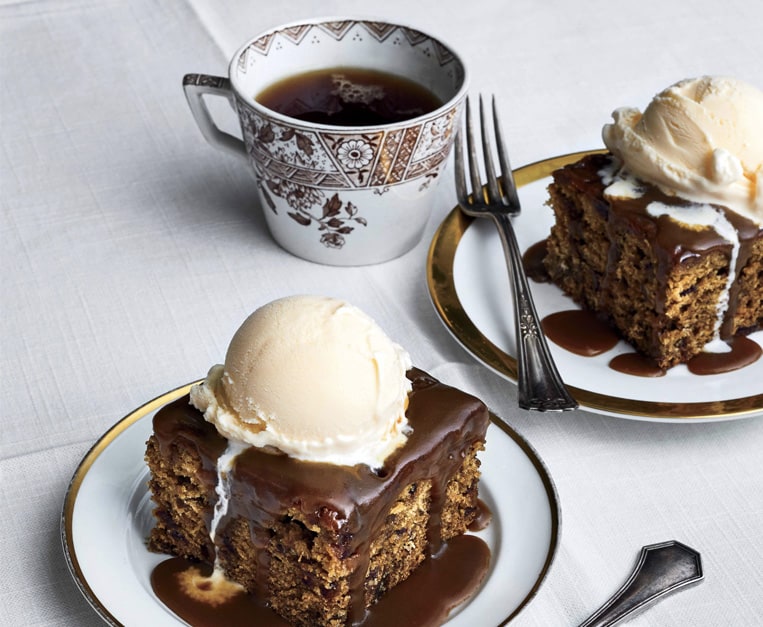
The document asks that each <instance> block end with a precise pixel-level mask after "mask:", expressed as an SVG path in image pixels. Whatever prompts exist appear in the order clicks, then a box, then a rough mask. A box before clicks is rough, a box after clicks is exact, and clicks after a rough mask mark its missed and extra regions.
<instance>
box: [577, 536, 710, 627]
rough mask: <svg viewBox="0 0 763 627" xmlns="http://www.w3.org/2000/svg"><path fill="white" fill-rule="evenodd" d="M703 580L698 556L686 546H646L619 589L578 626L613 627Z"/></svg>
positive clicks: (671, 544)
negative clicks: (660, 600) (610, 626)
mask: <svg viewBox="0 0 763 627" xmlns="http://www.w3.org/2000/svg"><path fill="white" fill-rule="evenodd" d="M703 577H704V574H703V573H702V560H701V559H700V554H699V553H698V552H697V551H695V550H694V549H692V548H690V547H688V546H686V545H685V544H681V543H680V542H676V541H675V540H670V541H668V542H661V543H659V544H650V545H648V546H645V547H643V548H642V549H641V554H640V555H639V560H638V562H637V563H636V567H635V568H634V569H633V572H632V573H631V575H630V577H628V580H627V581H626V582H625V583H624V584H623V586H622V588H620V589H619V590H618V591H617V592H615V594H614V595H613V596H612V598H610V599H609V601H607V602H606V603H605V604H604V605H602V606H601V607H600V608H599V609H598V610H596V612H594V614H593V615H592V616H591V617H590V618H588V620H586V621H585V622H584V623H581V625H580V627H608V626H609V625H614V624H615V623H618V622H619V621H621V620H622V619H624V618H626V617H628V616H631V615H632V614H634V613H635V612H638V611H640V610H642V609H644V608H645V607H647V606H648V605H650V604H652V603H655V602H656V601H657V600H659V599H661V598H662V597H664V596H665V595H667V594H669V593H671V592H674V591H676V590H679V589H681V588H683V587H684V586H688V585H690V584H693V583H698V582H700V581H702V578H703Z"/></svg>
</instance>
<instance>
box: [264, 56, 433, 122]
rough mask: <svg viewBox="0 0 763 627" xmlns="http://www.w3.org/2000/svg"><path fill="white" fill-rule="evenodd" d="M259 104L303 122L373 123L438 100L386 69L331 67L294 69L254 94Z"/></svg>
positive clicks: (414, 112) (408, 114) (428, 107)
mask: <svg viewBox="0 0 763 627" xmlns="http://www.w3.org/2000/svg"><path fill="white" fill-rule="evenodd" d="M255 100H256V101H257V102H259V103H260V104H262V105H264V106H266V107H268V108H269V109H272V110H273V111H277V112H278V113H281V114H283V115H288V116H289V117H292V118H296V119H298V120H302V121H305V122H312V123H318V124H329V125H333V126H375V125H378V124H390V123H394V122H402V121H404V120H410V119H411V118H415V117H418V116H420V115H426V114H427V113H431V112H432V111H434V110H435V109H438V108H439V107H440V106H442V104H443V102H442V101H441V100H440V99H439V98H438V97H437V96H435V95H434V94H433V93H432V92H431V91H429V89H427V88H426V87H424V86H423V85H420V84H418V83H416V82H414V81H412V80H410V79H407V78H404V77H402V76H397V75H394V74H389V73H387V72H380V71H377V70H369V69H364V68H353V67H335V68H329V69H323V70H315V71H312V72H304V73H302V74H296V75H294V76H291V77H289V78H286V79H284V80H282V81H278V82H276V83H274V84H273V85H271V86H270V87H268V88H266V89H265V90H263V91H262V92H260V93H259V94H257V95H256V96H255Z"/></svg>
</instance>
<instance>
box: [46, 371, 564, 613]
mask: <svg viewBox="0 0 763 627" xmlns="http://www.w3.org/2000/svg"><path fill="white" fill-rule="evenodd" d="M191 385H192V384H188V385H185V386H183V387H180V388H177V389H175V390H172V391H170V392H167V393H166V394H163V395H162V396H159V397H158V398H156V399H154V400H152V401H149V402H148V403H146V404H145V405H142V406H141V407H139V408H137V409H136V410H135V411H133V412H131V413H129V414H128V415H127V416H125V417H124V418H123V419H122V420H120V421H119V422H117V423H116V424H115V425H114V426H113V427H112V428H111V429H109V431H107V432H106V433H105V434H104V435H103V436H102V437H101V438H100V439H99V440H98V442H96V443H95V445H93V447H92V448H91V449H90V451H89V452H88V453H87V454H86V455H85V457H84V458H83V459H82V461H81V462H80V464H79V466H78V468H77V470H76V472H75V473H74V476H73V477H72V480H71V483H70V485H69V489H68V491H67V494H66V498H65V502H64V508H63V513H62V518H61V537H62V542H63V548H64V554H65V556H66V560H67V563H68V565H69V569H70V571H71V573H72V576H73V577H74V579H75V581H76V583H77V585H78V586H79V588H80V590H81V592H82V593H83V595H84V596H85V598H86V599H87V600H88V602H89V603H90V605H91V606H92V607H93V608H94V609H95V611H96V612H97V613H98V614H99V615H100V616H101V617H102V618H103V619H104V620H105V621H106V622H107V623H108V624H111V625H133V624H146V625H152V627H165V626H166V627H171V626H176V625H182V624H185V623H184V622H183V621H181V620H180V619H178V618H177V617H176V616H175V615H174V614H173V613H172V612H170V611H169V610H168V609H167V608H166V607H165V606H164V604H162V603H161V601H159V600H158V599H157V597H156V595H155V594H154V592H153V590H152V589H151V582H150V576H151V571H152V570H153V568H154V567H155V566H156V565H157V564H158V563H159V562H161V561H163V560H165V559H167V557H168V556H166V555H157V554H155V553H151V552H149V551H148V550H147V549H146V545H145V541H146V538H147V536H148V533H149V530H150V529H151V525H152V524H153V517H152V514H151V509H152V507H151V501H150V498H149V494H148V489H147V480H148V468H147V466H146V463H145V462H144V460H143V455H144V452H145V443H146V441H147V440H148V437H149V436H150V435H151V431H152V418H153V415H154V413H155V412H156V411H157V410H158V409H159V408H160V407H162V406H163V405H165V404H167V403H169V402H171V401H173V400H175V399H177V398H180V397H181V396H183V395H184V394H186V393H187V392H188V390H189V389H190V387H191ZM480 458H481V460H482V480H481V483H480V497H481V498H482V500H483V501H484V502H485V503H486V504H487V506H488V507H489V508H490V510H491V511H492V513H493V519H492V521H491V524H490V525H489V526H488V527H487V529H485V530H484V531H481V532H480V533H479V534H478V535H480V536H481V537H482V538H483V539H484V540H485V542H487V544H488V546H489V547H490V550H491V560H492V562H491V566H490V570H489V572H488V575H487V577H486V579H485V581H484V583H483V584H482V586H481V588H480V590H479V592H478V593H477V594H476V596H474V597H473V598H472V599H471V600H470V601H468V602H467V603H465V604H464V605H462V606H461V607H459V608H457V609H456V610H454V612H453V614H452V615H451V617H450V619H449V620H448V622H447V624H448V625H449V626H450V627H467V626H470V625H476V624H480V625H505V624H507V623H508V622H510V621H511V620H512V619H513V618H514V617H515V616H516V615H517V614H519V612H520V611H521V610H522V609H523V608H524V607H525V606H526V605H527V604H528V603H529V602H530V600H531V599H532V598H533V597H534V596H535V594H536V593H537V591H538V590H539V588H540V586H541V585H542V583H543V581H544V580H545V578H546V575H547V574H548V571H549V569H550V567H551V564H552V562H553V559H554V556H555V554H556V550H557V547H558V544H559V540H560V509H559V501H558V498H557V494H556V489H555V487H554V484H553V481H552V480H551V477H550V475H549V474H548V471H547V470H546V467H545V466H544V465H543V462H542V461H541V460H540V458H539V457H538V455H537V454H536V452H535V451H534V450H533V448H532V447H531V446H530V445H529V444H528V443H527V442H526V441H525V440H524V439H523V438H522V437H521V436H520V435H519V434H518V433H516V432H515V431H514V430H513V429H511V427H509V426H508V425H506V424H504V423H503V422H502V421H501V420H500V419H499V418H497V417H495V416H493V424H491V425H490V427H489V428H488V435H487V444H486V450H485V451H483V452H482V453H481V454H480Z"/></svg>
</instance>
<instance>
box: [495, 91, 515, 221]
mask: <svg viewBox="0 0 763 627" xmlns="http://www.w3.org/2000/svg"><path fill="white" fill-rule="evenodd" d="M493 128H494V130H495V145H496V149H497V151H498V162H499V163H500V164H501V185H502V187H503V193H504V195H505V196H506V198H507V201H508V203H509V206H510V207H512V208H513V209H519V196H518V195H517V185H516V183H515V182H514V174H513V173H512V171H511V163H510V162H509V153H508V152H506V146H505V145H504V143H503V135H502V134H501V122H500V120H499V119H498V107H496V105H495V96H493Z"/></svg>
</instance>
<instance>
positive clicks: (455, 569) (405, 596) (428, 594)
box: [151, 535, 490, 627]
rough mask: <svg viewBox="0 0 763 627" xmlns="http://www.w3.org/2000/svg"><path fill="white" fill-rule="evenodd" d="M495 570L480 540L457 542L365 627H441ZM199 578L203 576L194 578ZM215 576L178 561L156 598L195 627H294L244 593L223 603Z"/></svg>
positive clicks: (155, 576)
mask: <svg viewBox="0 0 763 627" xmlns="http://www.w3.org/2000/svg"><path fill="white" fill-rule="evenodd" d="M489 564H490V549H489V548H488V546H487V545H486V544H485V543H484V542H483V541H482V540H481V539H480V538H478V537H476V536H472V535H463V536H457V537H455V538H452V539H451V540H449V541H448V542H447V543H446V544H445V545H444V546H443V548H442V549H441V551H440V552H439V553H438V554H437V555H436V556H434V557H431V558H429V559H427V560H425V561H424V562H423V563H422V564H421V566H419V567H418V568H417V569H416V570H415V571H414V572H413V573H412V574H411V576H410V577H408V579H406V580H405V581H403V582H401V583H399V584H398V585H397V586H395V587H394V588H392V589H391V590H389V591H388V592H387V593H386V594H385V595H384V596H383V597H382V598H381V599H380V600H379V601H378V602H377V603H376V604H375V605H373V606H371V607H370V608H369V610H368V613H367V614H366V616H365V619H364V620H363V621H362V622H361V623H359V624H360V625H362V626H363V627H399V626H401V625H405V626H406V627H436V626H438V625H441V624H442V623H443V622H444V621H445V620H446V619H447V616H448V613H449V612H450V611H451V610H452V609H453V608H455V607H456V606H458V605H460V604H461V603H463V602H464V601H465V600H466V599H468V598H469V597H471V596H472V595H473V594H474V592H475V591H476V589H477V588H478V587H479V585H480V583H482V580H483V579H484V577H485V574H486V573H487V569H488V566H489ZM195 572H196V573H198V575H200V576H199V577H196V578H193V575H194V574H195ZM211 572H212V567H211V566H209V565H207V564H201V565H199V564H195V563H192V562H189V561H187V560H185V559H183V558H179V557H174V558H170V559H168V560H165V561H163V562H161V563H160V564H159V565H158V566H156V568H155V569H154V571H153V573H152V574H151V586H152V588H153V590H154V592H155V593H156V596H157V597H159V599H160V600H161V601H162V602H163V603H164V604H165V605H166V606H167V607H168V608H169V609H171V610H172V611H173V612H174V613H175V614H177V615H178V616H179V617H180V618H182V619H183V620H184V621H186V622H187V623H189V624H190V625H191V626H192V627H219V625H226V626H228V627H289V623H288V622H287V621H285V620H284V619H283V618H281V617H280V616H279V615H278V614H276V613H275V612H274V611H273V610H271V609H270V608H269V607H267V606H266V605H265V604H263V603H262V602H260V601H258V600H257V599H256V598H255V597H254V596H251V595H249V594H247V593H246V592H244V591H243V590H241V589H239V590H238V591H236V592H234V593H233V594H226V593H223V594H220V595H219V597H218V595H217V594H216V590H215V585H216V584H215V583H213V580H212V579H211V578H210V577H209V576H210V575H211ZM226 583H227V582H223V583H222V585H223V586H225V585H226ZM227 585H231V584H229V583H227ZM189 586H190V588H189ZM194 586H197V588H196V589H195V590H194V589H193V587H194Z"/></svg>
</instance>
